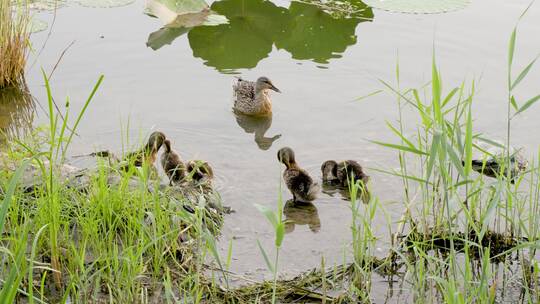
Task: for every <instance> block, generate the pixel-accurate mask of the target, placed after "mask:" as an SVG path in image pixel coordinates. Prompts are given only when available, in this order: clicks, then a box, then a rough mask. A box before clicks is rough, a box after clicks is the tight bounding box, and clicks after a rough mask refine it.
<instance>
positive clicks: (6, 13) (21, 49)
mask: <svg viewBox="0 0 540 304" xmlns="http://www.w3.org/2000/svg"><path fill="white" fill-rule="evenodd" d="M13 4H14V2H13V1H11V0H0V58H2V60H0V89H2V88H5V87H9V86H20V85H22V84H24V68H25V66H26V60H27V55H28V50H29V37H30V34H29V31H28V30H27V28H28V24H29V22H30V16H29V11H28V8H27V7H26V3H22V2H21V3H17V2H15V6H14V5H13ZM19 4H20V5H19Z"/></svg>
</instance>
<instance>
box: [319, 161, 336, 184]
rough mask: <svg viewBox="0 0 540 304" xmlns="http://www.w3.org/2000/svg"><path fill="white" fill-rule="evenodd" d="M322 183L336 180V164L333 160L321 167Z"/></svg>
mask: <svg viewBox="0 0 540 304" xmlns="http://www.w3.org/2000/svg"><path fill="white" fill-rule="evenodd" d="M321 171H322V176H323V181H325V182H332V181H335V180H337V179H338V177H337V175H338V163H337V162H336V161H335V160H327V161H325V162H324V163H323V164H322V166H321Z"/></svg>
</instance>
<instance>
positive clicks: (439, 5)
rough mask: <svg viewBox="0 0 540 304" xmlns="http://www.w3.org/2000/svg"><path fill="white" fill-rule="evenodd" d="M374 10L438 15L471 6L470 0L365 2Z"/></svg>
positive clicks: (389, 0) (374, 0)
mask: <svg viewBox="0 0 540 304" xmlns="http://www.w3.org/2000/svg"><path fill="white" fill-rule="evenodd" d="M364 2H365V3H366V4H367V5H369V6H371V7H374V8H378V9H382V10H386V11H391V12H396V13H413V14H436V13H445V12H450V11H456V10H460V9H463V8H465V7H466V6H467V5H469V3H470V1H469V0H364Z"/></svg>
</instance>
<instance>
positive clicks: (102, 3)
mask: <svg viewBox="0 0 540 304" xmlns="http://www.w3.org/2000/svg"><path fill="white" fill-rule="evenodd" d="M76 2H77V3H78V4H79V5H81V6H86V7H95V8H108V7H120V6H126V5H129V4H131V3H133V2H135V0H77V1H76Z"/></svg>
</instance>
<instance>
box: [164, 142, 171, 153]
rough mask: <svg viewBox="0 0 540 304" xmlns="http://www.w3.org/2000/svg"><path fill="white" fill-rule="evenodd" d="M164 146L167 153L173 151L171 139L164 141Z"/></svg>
mask: <svg viewBox="0 0 540 304" xmlns="http://www.w3.org/2000/svg"><path fill="white" fill-rule="evenodd" d="M163 146H164V147H165V152H166V153H170V152H171V151H172V149H171V141H170V140H168V139H165V140H164V141H163Z"/></svg>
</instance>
